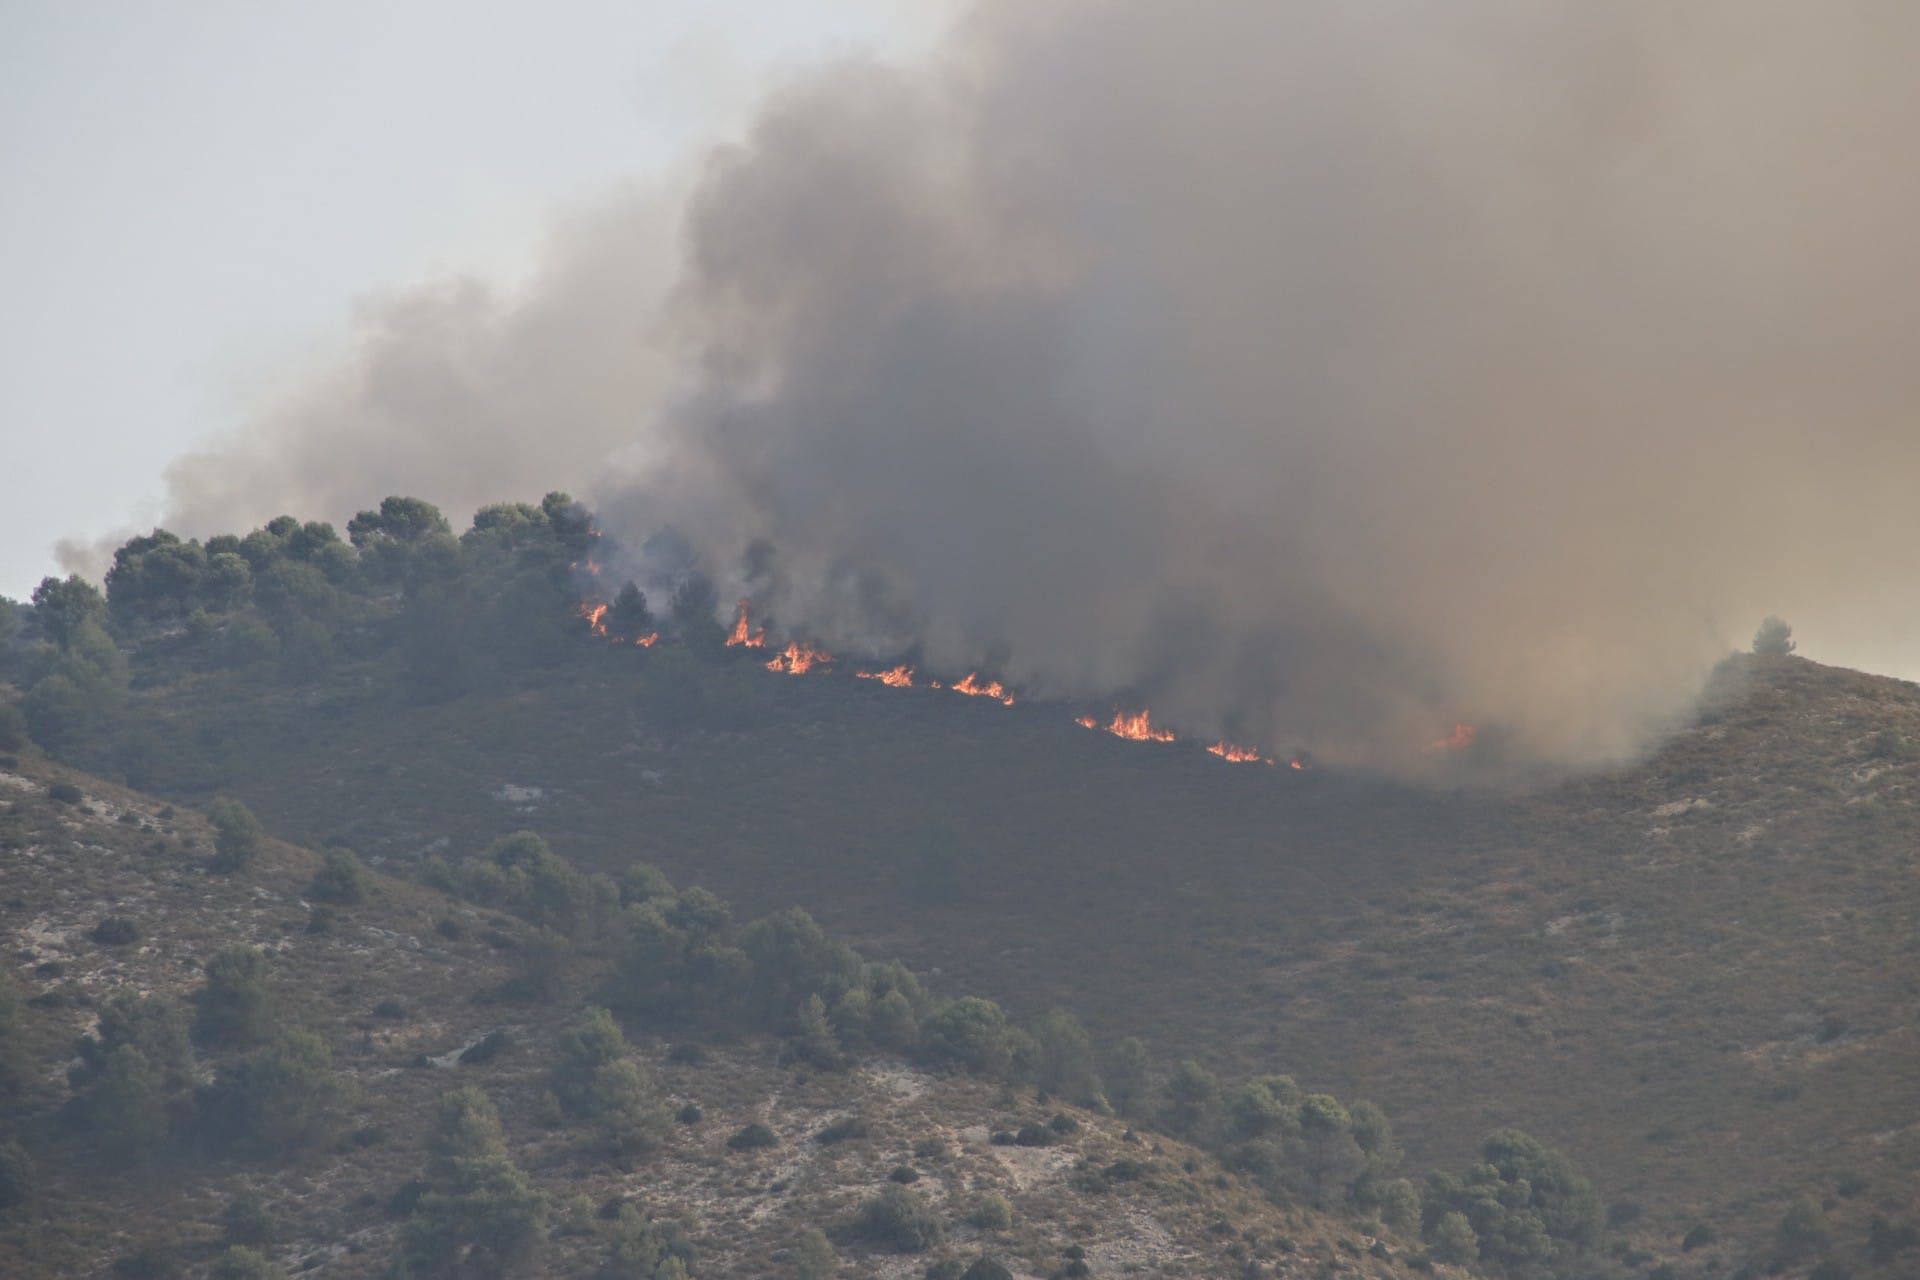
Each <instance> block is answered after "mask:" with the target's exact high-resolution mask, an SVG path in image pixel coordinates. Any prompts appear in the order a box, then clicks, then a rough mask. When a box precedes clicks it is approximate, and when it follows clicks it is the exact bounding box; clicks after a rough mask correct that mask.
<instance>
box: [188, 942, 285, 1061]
mask: <svg viewBox="0 0 1920 1280" xmlns="http://www.w3.org/2000/svg"><path fill="white" fill-rule="evenodd" d="M194 1002H195V1003H196V1005H197V1006H198V1012H197V1013H196V1014H195V1016H194V1020H193V1035H194V1038H195V1039H196V1040H198V1041H200V1042H201V1043H202V1044H213V1045H229V1046H232V1045H249V1044H258V1043H259V1042H260V1041H262V1040H264V1039H266V1037H267V1036H268V1035H269V1034H270V1033H271V1032H272V1030H273V1024H274V1004H275V1002H274V997H273V989H272V988H271V987H270V986H269V985H268V983H267V958H266V957H265V956H264V955H262V954H261V953H260V952H259V951H258V950H256V949H255V948H253V947H247V946H231V947H225V948H223V949H221V950H220V951H218V952H216V953H215V954H214V957H213V959H212V960H209V961H208V962H207V984H206V985H205V986H204V987H202V988H201V989H200V990H199V991H198V992H197V993H196V994H195V996H194Z"/></svg>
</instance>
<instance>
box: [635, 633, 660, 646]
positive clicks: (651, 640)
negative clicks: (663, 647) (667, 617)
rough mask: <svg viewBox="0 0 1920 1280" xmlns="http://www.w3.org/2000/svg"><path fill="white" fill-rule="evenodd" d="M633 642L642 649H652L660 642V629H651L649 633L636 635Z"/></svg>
mask: <svg viewBox="0 0 1920 1280" xmlns="http://www.w3.org/2000/svg"><path fill="white" fill-rule="evenodd" d="M633 642H634V643H635V644H637V645H639V646H640V647H641V648H642V649H651V648H653V646H655V645H657V644H659V643H660V633H659V632H658V631H649V632H647V634H645V635H643V636H636V637H634V641H633Z"/></svg>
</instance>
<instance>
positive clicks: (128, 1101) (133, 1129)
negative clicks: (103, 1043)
mask: <svg viewBox="0 0 1920 1280" xmlns="http://www.w3.org/2000/svg"><path fill="white" fill-rule="evenodd" d="M87 1118H88V1119H89V1121H91V1123H92V1125H93V1131H94V1133H95V1135H96V1136H98V1138H99V1139H100V1144H101V1146H102V1147H104V1148H105V1149H106V1150H107V1151H108V1152H109V1153H111V1154H113V1155H115V1156H120V1157H123V1158H126V1157H132V1158H140V1157H144V1156H147V1155H149V1154H151V1153H152V1152H153V1151H154V1150H155V1149H156V1148H158V1147H159V1145H160V1144H161V1143H162V1142H164V1141H166V1138H167V1128H168V1124H167V1094H166V1088H165V1085H164V1081H163V1078H162V1076H161V1073H160V1071H159V1070H158V1069H157V1068H155V1067H154V1065H153V1064H152V1063H150V1062H148V1061H147V1059H146V1055H144V1054H142V1053H141V1052H140V1051H139V1050H138V1049H136V1048H134V1047H133V1046H132V1045H129V1044H123V1045H120V1046H119V1047H117V1048H115V1049H114V1050H113V1052H112V1053H110V1054H108V1055H107V1059H106V1064H105V1066H104V1067H103V1068H102V1069H101V1072H100V1078H99V1080H98V1081H97V1082H95V1084H94V1087H93V1091H92V1093H91V1094H90V1095H89V1096H88V1099H87Z"/></svg>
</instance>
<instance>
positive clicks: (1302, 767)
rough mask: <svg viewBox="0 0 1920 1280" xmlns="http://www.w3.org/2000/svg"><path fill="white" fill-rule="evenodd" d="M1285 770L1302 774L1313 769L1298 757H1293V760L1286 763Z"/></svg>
mask: <svg viewBox="0 0 1920 1280" xmlns="http://www.w3.org/2000/svg"><path fill="white" fill-rule="evenodd" d="M1287 768H1289V769H1293V770H1296V771H1298V772H1302V773H1304V772H1305V771H1306V770H1308V769H1311V768H1313V766H1312V765H1310V764H1308V763H1307V762H1306V761H1304V760H1302V759H1301V758H1300V757H1299V756H1295V757H1294V758H1293V759H1291V760H1289V761H1287Z"/></svg>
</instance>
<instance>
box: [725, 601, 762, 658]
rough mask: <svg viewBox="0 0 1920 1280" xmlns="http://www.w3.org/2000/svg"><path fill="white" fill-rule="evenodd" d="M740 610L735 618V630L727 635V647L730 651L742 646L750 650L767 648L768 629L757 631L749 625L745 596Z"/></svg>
mask: <svg viewBox="0 0 1920 1280" xmlns="http://www.w3.org/2000/svg"><path fill="white" fill-rule="evenodd" d="M738 609H739V612H738V613H736V614H735V615H734V618H733V630H732V631H730V632H728V633H727V647H728V648H729V649H732V648H735V647H740V646H744V647H745V648H748V649H764V648H766V647H767V629H766V628H765V627H761V628H760V629H759V630H758V631H755V630H753V629H752V628H750V627H749V626H748V625H747V601H746V598H745V597H744V596H743V597H741V600H740V604H739V606H738Z"/></svg>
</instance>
